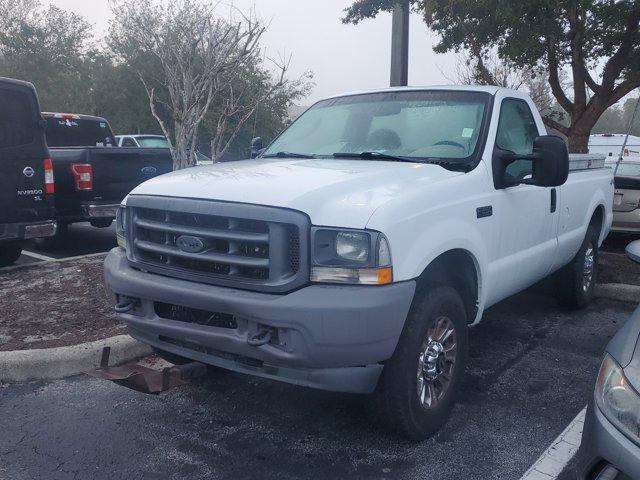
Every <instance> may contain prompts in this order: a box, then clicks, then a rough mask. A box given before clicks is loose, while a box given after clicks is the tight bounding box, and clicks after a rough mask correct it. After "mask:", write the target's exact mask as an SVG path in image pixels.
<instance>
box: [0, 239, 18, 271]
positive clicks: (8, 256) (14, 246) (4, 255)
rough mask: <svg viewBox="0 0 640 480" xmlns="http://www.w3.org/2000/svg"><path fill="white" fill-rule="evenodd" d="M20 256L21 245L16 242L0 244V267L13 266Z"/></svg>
mask: <svg viewBox="0 0 640 480" xmlns="http://www.w3.org/2000/svg"><path fill="white" fill-rule="evenodd" d="M20 255H22V244H21V243H18V242H7V243H0V267H8V266H9V265H13V264H14V263H15V262H16V260H18V258H20Z"/></svg>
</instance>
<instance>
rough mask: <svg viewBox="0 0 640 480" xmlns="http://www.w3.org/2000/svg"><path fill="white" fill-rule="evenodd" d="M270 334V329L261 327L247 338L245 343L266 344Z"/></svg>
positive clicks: (253, 344)
mask: <svg viewBox="0 0 640 480" xmlns="http://www.w3.org/2000/svg"><path fill="white" fill-rule="evenodd" d="M271 336H272V333H271V330H267V329H266V328H263V329H261V330H260V331H259V332H258V333H256V334H254V335H253V336H252V337H250V338H247V343H248V344H249V345H251V346H252V347H261V346H262V345H266V344H267V343H269V342H270V341H271Z"/></svg>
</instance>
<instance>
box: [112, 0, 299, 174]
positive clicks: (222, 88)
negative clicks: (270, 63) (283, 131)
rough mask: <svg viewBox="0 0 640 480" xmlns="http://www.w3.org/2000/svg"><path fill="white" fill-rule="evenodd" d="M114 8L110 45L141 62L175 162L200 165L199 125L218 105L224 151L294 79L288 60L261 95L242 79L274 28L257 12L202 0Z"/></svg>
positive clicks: (216, 140)
mask: <svg viewBox="0 0 640 480" xmlns="http://www.w3.org/2000/svg"><path fill="white" fill-rule="evenodd" d="M113 11H114V14H115V15H116V19H115V20H114V22H113V23H112V26H111V29H110V32H109V45H110V47H111V49H112V50H113V52H114V53H115V54H117V56H118V57H120V58H122V59H124V60H125V62H127V65H129V66H130V67H132V68H136V69H137V73H138V75H139V77H140V80H141V81H142V83H143V85H144V87H145V90H146V93H147V95H148V100H149V107H150V109H151V112H152V113H153V115H154V117H155V118H156V119H157V121H158V123H159V124H160V127H161V129H162V131H163V132H164V134H165V136H166V137H167V138H168V139H170V141H171V144H172V154H173V160H174V169H180V168H185V167H188V166H191V165H193V164H194V162H195V158H194V155H193V153H194V152H195V150H196V145H197V142H198V129H199V126H200V124H201V122H202V121H203V120H204V118H205V116H206V115H207V113H208V112H209V110H210V108H211V107H212V106H213V105H218V107H219V112H220V114H219V116H218V121H217V124H216V125H215V129H214V132H213V135H212V140H211V141H212V143H211V144H212V146H213V148H212V150H213V153H214V155H215V157H220V156H221V155H223V154H224V153H225V152H226V151H227V150H228V149H229V148H230V146H231V144H232V143H233V141H234V139H235V138H236V136H237V134H238V132H239V131H240V129H241V128H242V126H243V125H244V124H245V123H246V122H247V121H248V120H249V119H250V118H251V116H252V115H253V113H254V112H255V110H256V109H257V108H258V106H259V105H260V104H262V103H263V102H265V101H266V100H267V99H268V98H270V97H271V96H273V95H276V94H278V93H280V92H283V91H284V90H287V89H288V88H290V87H291V85H292V83H291V82H290V81H289V80H287V78H286V72H287V68H288V66H289V64H288V62H282V63H281V64H278V73H277V75H276V78H275V79H274V80H272V81H270V82H269V83H268V85H267V88H266V89H263V90H261V91H260V92H258V94H256V92H250V91H249V86H250V85H252V84H250V83H247V82H242V81H241V78H240V77H241V75H242V73H245V72H247V71H248V70H251V69H252V67H255V66H256V65H258V64H259V62H260V56H259V52H260V49H259V40H260V38H261V36H262V34H263V33H264V31H265V28H266V27H265V26H264V25H263V24H262V23H261V22H260V21H258V20H257V19H255V18H254V17H253V16H245V15H242V14H239V15H240V19H239V20H234V19H232V18H230V19H222V18H220V17H218V16H217V15H216V14H215V12H214V6H211V5H210V4H208V3H203V2H200V1H197V0H178V1H170V0H163V1H160V2H154V3H153V4H152V3H151V1H150V0H140V1H138V0H135V1H134V0H117V1H115V2H114V3H113ZM141 65H142V66H143V67H142V68H141ZM150 72H158V73H159V75H153V74H150ZM263 86H264V85H263ZM230 118H234V119H235V122H233V128H232V129H230V125H231V122H230V121H229V119H230Z"/></svg>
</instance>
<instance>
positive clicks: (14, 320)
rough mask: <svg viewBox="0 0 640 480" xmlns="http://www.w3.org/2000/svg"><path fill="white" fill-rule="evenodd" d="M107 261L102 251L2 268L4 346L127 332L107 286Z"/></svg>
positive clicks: (0, 344) (0, 347)
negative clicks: (107, 295) (88, 255)
mask: <svg viewBox="0 0 640 480" xmlns="http://www.w3.org/2000/svg"><path fill="white" fill-rule="evenodd" d="M103 261H104V256H102V255H101V256H93V257H85V258H81V259H74V260H68V261H64V262H46V263H38V264H34V265H30V266H23V267H18V268H10V269H6V270H0V291H2V293H3V294H2V296H1V297H0V311H2V312H5V313H4V314H3V316H2V317H1V318H2V319H1V320H0V351H9V350H25V349H32V348H49V347H59V346H65V345H76V344H78V343H82V342H88V341H92V340H99V339H102V338H107V337H110V336H113V335H119V334H122V333H125V332H126V328H125V327H124V325H123V324H122V323H121V322H120V321H119V320H118V319H117V317H116V315H115V313H114V312H113V308H112V306H111V305H110V304H109V302H108V300H107V297H106V294H105V291H104V282H103V280H102V262H103Z"/></svg>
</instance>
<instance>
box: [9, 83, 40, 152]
mask: <svg viewBox="0 0 640 480" xmlns="http://www.w3.org/2000/svg"><path fill="white" fill-rule="evenodd" d="M0 105H1V106H2V107H0V148H12V147H19V146H22V145H29V144H31V143H33V139H34V138H35V130H36V122H35V119H34V114H33V111H32V108H31V102H30V101H29V97H28V96H27V94H26V93H25V92H21V91H16V90H6V89H2V88H0Z"/></svg>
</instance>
